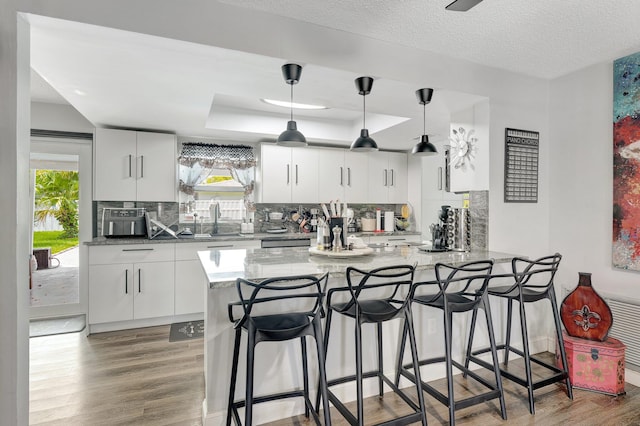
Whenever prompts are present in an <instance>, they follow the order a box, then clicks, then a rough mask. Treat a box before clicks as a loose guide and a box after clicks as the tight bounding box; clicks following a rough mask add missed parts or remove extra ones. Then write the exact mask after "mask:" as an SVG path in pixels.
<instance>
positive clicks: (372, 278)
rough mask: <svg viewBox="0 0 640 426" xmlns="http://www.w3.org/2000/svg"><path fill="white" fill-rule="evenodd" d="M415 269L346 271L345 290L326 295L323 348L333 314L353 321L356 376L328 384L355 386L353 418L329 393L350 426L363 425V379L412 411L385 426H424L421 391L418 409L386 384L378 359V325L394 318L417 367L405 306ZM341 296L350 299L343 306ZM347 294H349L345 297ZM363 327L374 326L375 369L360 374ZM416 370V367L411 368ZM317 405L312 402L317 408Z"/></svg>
mask: <svg viewBox="0 0 640 426" xmlns="http://www.w3.org/2000/svg"><path fill="white" fill-rule="evenodd" d="M414 272H415V267H414V266H411V265H398V266H389V267H381V268H377V269H373V270H371V271H362V270H359V269H356V268H353V267H348V268H347V271H346V275H347V285H348V286H347V287H340V288H332V289H330V290H329V293H328V295H327V306H328V312H327V322H326V327H325V335H324V336H325V337H324V342H325V347H328V342H329V333H330V328H331V319H332V316H333V313H334V312H335V313H337V314H340V315H344V316H346V317H349V318H353V319H354V320H355V343H356V345H355V346H356V374H355V375H351V376H346V377H341V378H337V379H332V380H329V381H328V386H329V387H331V386H333V385H337V384H343V383H347V382H351V381H355V382H356V392H357V395H356V401H357V415H356V416H354V415H353V414H352V413H351V412H350V411H349V410H348V409H347V407H346V406H345V405H344V403H343V402H342V401H340V400H339V399H338V398H337V397H336V395H335V394H334V393H333V392H332V391H331V389H329V391H328V394H329V400H330V401H331V402H332V403H333V405H334V406H335V408H336V409H337V410H338V411H339V412H340V414H342V415H343V416H344V418H345V419H346V420H347V421H348V422H349V424H351V425H359V426H362V425H364V424H365V423H364V408H363V398H364V397H363V389H362V381H363V379H366V378H372V377H377V378H378V393H379V396H380V397H382V395H383V393H384V389H383V384H384V383H386V384H387V385H388V386H389V387H390V388H391V389H392V390H393V391H394V392H395V393H396V394H398V395H399V396H400V398H402V399H403V400H404V401H405V402H406V403H407V404H408V405H409V406H410V407H411V408H412V409H413V410H414V412H413V413H410V414H409V415H406V416H402V417H399V418H396V419H394V420H391V421H386V422H384V423H383V424H385V425H406V424H410V423H414V422H421V423H422V424H423V425H426V424H427V419H426V415H425V408H424V397H423V394H422V390H421V389H420V387H419V386H416V391H417V397H418V405H416V404H415V402H414V401H413V400H411V399H410V398H409V397H408V396H406V395H405V394H404V392H403V391H401V390H400V389H399V388H398V387H397V386H396V384H395V383H393V382H392V381H391V380H389V379H388V378H387V377H386V376H385V375H384V373H383V355H382V323H383V322H386V321H390V320H392V319H396V318H403V319H404V321H405V326H406V328H407V334H408V336H409V342H410V343H411V354H412V356H413V360H414V362H415V363H417V361H418V358H417V352H416V342H415V336H414V333H413V320H412V316H411V307H410V304H409V298H408V296H409V293H410V290H411V285H412V283H413V275H414ZM344 292H348V293H347V294H348V295H349V296H350V297H349V298H348V299H347V301H345V302H338V301H335V300H334V299H333V297H334V296H336V295H338V294H340V293H342V294H344ZM349 293H350V294H349ZM366 323H371V324H376V329H377V330H376V331H377V350H378V366H377V367H378V368H377V369H376V370H374V371H370V372H363V371H362V369H363V367H362V325H363V324H366ZM415 365H416V366H417V364H415ZM317 402H318V401H316V404H317Z"/></svg>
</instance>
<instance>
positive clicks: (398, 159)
mask: <svg viewBox="0 0 640 426" xmlns="http://www.w3.org/2000/svg"><path fill="white" fill-rule="evenodd" d="M368 157H369V200H368V202H370V203H390V204H399V203H406V202H407V183H408V182H407V154H405V153H400V152H383V151H376V152H370V153H369V154H368Z"/></svg>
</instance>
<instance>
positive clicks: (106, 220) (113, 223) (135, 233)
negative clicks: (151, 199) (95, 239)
mask: <svg viewBox="0 0 640 426" xmlns="http://www.w3.org/2000/svg"><path fill="white" fill-rule="evenodd" d="M145 211H146V210H145V209H143V208H133V209H129V208H111V207H107V208H104V209H103V210H102V235H103V236H105V237H144V236H146V235H147V222H146V219H145Z"/></svg>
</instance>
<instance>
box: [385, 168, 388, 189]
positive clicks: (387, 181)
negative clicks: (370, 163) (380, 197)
mask: <svg viewBox="0 0 640 426" xmlns="http://www.w3.org/2000/svg"><path fill="white" fill-rule="evenodd" d="M387 183H388V181H387V169H384V186H387Z"/></svg>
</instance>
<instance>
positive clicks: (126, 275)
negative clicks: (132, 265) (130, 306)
mask: <svg viewBox="0 0 640 426" xmlns="http://www.w3.org/2000/svg"><path fill="white" fill-rule="evenodd" d="M124 294H129V270H128V269H125V270H124Z"/></svg>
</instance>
